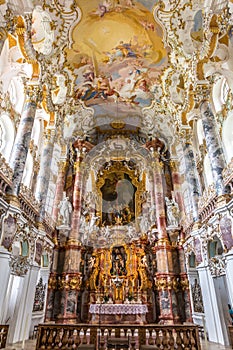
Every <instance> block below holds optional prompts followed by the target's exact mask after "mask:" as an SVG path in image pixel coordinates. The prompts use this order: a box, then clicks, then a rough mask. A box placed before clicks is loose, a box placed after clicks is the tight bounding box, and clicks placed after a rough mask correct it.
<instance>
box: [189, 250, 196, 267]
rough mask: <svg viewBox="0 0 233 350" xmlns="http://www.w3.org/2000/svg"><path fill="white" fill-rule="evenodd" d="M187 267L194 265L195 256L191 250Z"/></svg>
mask: <svg viewBox="0 0 233 350" xmlns="http://www.w3.org/2000/svg"><path fill="white" fill-rule="evenodd" d="M189 267H191V268H192V267H196V256H195V254H194V253H193V252H192V253H191V254H190V255H189Z"/></svg>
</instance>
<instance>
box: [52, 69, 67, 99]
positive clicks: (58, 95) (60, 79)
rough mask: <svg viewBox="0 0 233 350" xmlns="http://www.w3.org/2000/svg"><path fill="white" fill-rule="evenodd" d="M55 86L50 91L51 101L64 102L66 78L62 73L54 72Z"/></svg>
mask: <svg viewBox="0 0 233 350" xmlns="http://www.w3.org/2000/svg"><path fill="white" fill-rule="evenodd" d="M55 78H56V88H55V89H54V90H52V91H51V94H52V101H53V103H54V104H55V105H60V104H62V103H64V101H65V99H66V94H67V86H66V79H65V77H64V75H62V74H56V75H55Z"/></svg>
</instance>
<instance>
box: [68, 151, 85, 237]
mask: <svg viewBox="0 0 233 350" xmlns="http://www.w3.org/2000/svg"><path fill="white" fill-rule="evenodd" d="M76 151H77V158H76V162H75V165H74V170H75V180H74V192H73V208H74V211H73V216H72V225H71V232H70V240H76V241H79V224H80V216H81V206H82V196H81V194H82V186H83V184H82V160H83V157H84V153H85V150H84V152H83V150H82V149H81V150H79V149H77V150H76Z"/></svg>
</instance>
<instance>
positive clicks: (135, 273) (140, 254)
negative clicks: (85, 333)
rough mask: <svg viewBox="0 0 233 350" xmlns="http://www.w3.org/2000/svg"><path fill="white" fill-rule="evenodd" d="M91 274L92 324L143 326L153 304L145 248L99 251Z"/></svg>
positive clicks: (132, 247)
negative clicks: (137, 324) (131, 324)
mask: <svg viewBox="0 0 233 350" xmlns="http://www.w3.org/2000/svg"><path fill="white" fill-rule="evenodd" d="M92 259H93V260H92V261H93V266H92V267H91V269H92V270H91V275H90V290H91V293H90V309H89V312H90V314H91V322H92V323H98V322H101V323H104V322H106V323H119V322H121V323H124V322H128V323H129V322H132V323H144V322H146V313H147V312H148V308H147V303H150V302H151V301H150V298H149V294H148V290H150V289H151V286H152V283H151V281H150V279H149V276H148V271H147V267H148V265H147V262H146V255H145V252H144V249H143V248H142V247H140V246H138V245H136V244H129V245H118V246H113V247H111V248H110V249H100V250H96V251H95V253H94V254H93V256H92Z"/></svg>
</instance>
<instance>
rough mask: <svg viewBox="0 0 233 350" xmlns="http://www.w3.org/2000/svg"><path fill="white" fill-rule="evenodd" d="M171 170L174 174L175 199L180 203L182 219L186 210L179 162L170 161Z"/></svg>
mask: <svg viewBox="0 0 233 350" xmlns="http://www.w3.org/2000/svg"><path fill="white" fill-rule="evenodd" d="M170 168H171V173H172V183H173V190H174V199H175V201H176V202H177V203H178V206H179V210H180V217H181V218H182V217H183V216H184V214H185V210H184V200H183V195H182V191H181V177H180V173H179V170H178V169H179V167H178V162H177V160H170Z"/></svg>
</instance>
